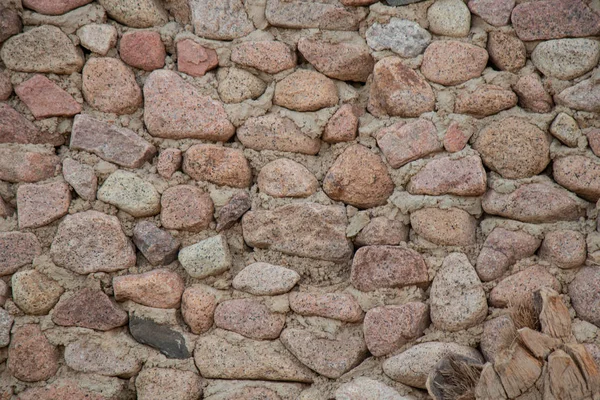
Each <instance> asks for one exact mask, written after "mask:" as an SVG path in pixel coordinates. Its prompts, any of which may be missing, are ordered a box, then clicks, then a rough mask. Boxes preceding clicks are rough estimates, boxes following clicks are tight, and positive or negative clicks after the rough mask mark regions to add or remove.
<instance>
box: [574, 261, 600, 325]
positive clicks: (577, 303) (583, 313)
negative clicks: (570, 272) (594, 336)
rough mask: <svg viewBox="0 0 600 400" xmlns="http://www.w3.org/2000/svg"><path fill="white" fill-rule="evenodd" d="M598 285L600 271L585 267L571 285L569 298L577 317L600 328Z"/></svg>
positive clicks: (599, 282)
mask: <svg viewBox="0 0 600 400" xmlns="http://www.w3.org/2000/svg"><path fill="white" fill-rule="evenodd" d="M598 284H600V273H599V271H598V269H596V268H595V267H584V268H582V269H580V270H579V272H578V273H577V275H576V276H575V279H573V281H572V282H571V283H570V284H569V296H570V297H571V303H572V304H573V308H574V309H575V312H576V313H577V316H578V317H579V318H582V319H584V320H585V321H588V322H591V323H592V324H594V325H596V326H598V327H600V314H599V313H598V311H599V309H598V304H599V303H600V296H599V293H598Z"/></svg>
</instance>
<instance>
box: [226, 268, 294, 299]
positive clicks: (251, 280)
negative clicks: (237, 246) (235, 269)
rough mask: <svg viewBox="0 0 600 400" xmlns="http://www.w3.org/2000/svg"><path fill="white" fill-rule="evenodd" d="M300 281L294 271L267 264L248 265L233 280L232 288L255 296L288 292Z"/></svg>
mask: <svg viewBox="0 0 600 400" xmlns="http://www.w3.org/2000/svg"><path fill="white" fill-rule="evenodd" d="M299 280H300V275H298V273H297V272H296V271H293V270H291V269H287V268H284V267H281V266H279V265H272V264H267V263H262V262H258V263H254V264H250V265H248V266H247V267H245V268H244V269H243V270H241V271H240V272H239V273H238V274H237V275H236V276H235V278H233V287H234V288H235V289H237V290H241V291H243V292H247V293H250V294H253V295H255V296H264V295H267V296H273V295H277V294H282V293H286V292H289V291H290V290H291V289H292V288H293V287H294V286H295V285H296V283H298V281H299Z"/></svg>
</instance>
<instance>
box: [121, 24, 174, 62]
mask: <svg viewBox="0 0 600 400" xmlns="http://www.w3.org/2000/svg"><path fill="white" fill-rule="evenodd" d="M119 55H120V56H121V60H123V61H124V62H125V63H126V64H129V65H131V66H132V67H134V68H139V69H143V70H144V71H154V70H155V69H159V68H162V67H164V66H165V57H166V56H167V52H166V50H165V45H164V44H163V42H162V40H161V39H160V33H158V32H154V31H130V32H127V33H125V34H124V35H123V37H122V38H121V41H120V43H119Z"/></svg>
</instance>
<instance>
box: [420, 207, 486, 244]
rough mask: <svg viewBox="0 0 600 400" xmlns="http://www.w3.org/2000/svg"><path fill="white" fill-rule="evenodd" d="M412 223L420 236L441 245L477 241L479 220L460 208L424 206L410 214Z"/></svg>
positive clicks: (473, 242)
mask: <svg viewBox="0 0 600 400" xmlns="http://www.w3.org/2000/svg"><path fill="white" fill-rule="evenodd" d="M410 224H411V226H412V228H413V229H414V230H415V232H416V233H417V234H418V235H419V236H421V237H423V238H424V239H426V240H428V241H430V242H432V243H435V244H437V245H440V246H469V245H473V244H475V243H476V230H477V220H476V219H475V218H474V217H473V216H471V215H470V214H469V213H467V212H466V211H464V210H461V209H458V208H449V209H447V210H442V209H439V208H422V209H420V210H417V211H414V212H413V213H412V214H410Z"/></svg>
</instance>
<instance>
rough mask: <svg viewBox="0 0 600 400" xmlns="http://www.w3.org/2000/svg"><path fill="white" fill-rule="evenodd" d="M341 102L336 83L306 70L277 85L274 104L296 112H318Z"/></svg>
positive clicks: (284, 79) (300, 70)
mask: <svg viewBox="0 0 600 400" xmlns="http://www.w3.org/2000/svg"><path fill="white" fill-rule="evenodd" d="M338 101H339V97H338V93H337V87H336V86H335V83H333V81H332V80H331V79H329V78H327V77H326V76H325V75H323V74H321V73H319V72H315V71H309V70H304V69H299V70H297V71H296V72H294V73H292V74H290V75H288V76H286V77H285V78H283V79H282V80H280V81H279V82H277V84H276V85H275V95H274V97H273V104H276V105H278V106H282V107H285V108H289V109H290V110H294V111H317V110H320V109H321V108H325V107H333V106H335V105H337V103H338Z"/></svg>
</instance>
